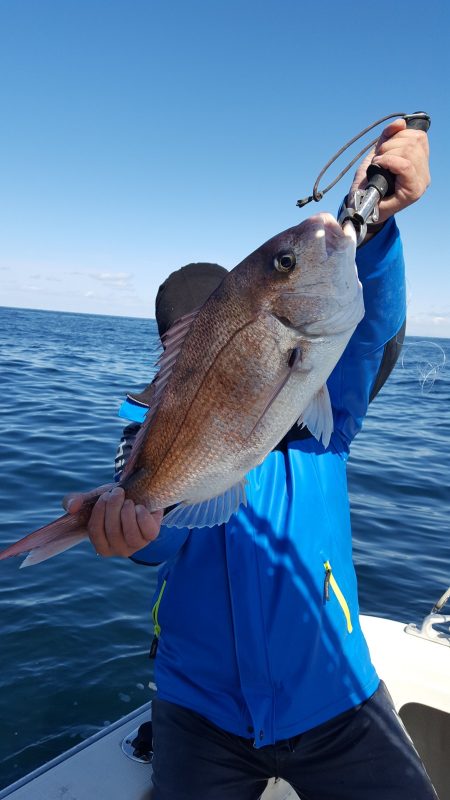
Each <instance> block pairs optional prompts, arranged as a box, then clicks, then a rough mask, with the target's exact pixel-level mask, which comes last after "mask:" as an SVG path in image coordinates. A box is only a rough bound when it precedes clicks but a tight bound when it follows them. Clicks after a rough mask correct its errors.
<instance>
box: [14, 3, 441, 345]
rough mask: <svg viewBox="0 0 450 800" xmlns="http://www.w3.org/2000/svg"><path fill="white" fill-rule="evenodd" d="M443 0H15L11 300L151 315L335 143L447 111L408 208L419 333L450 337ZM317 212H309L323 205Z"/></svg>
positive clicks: (256, 234)
mask: <svg viewBox="0 0 450 800" xmlns="http://www.w3.org/2000/svg"><path fill="white" fill-rule="evenodd" d="M449 9H450V4H449V3H448V2H447V0H428V2H426V3H425V2H417V0H389V1H388V0H378V2H377V3H366V4H353V3H348V2H341V3H332V2H330V0H322V2H321V3H314V2H305V1H304V0H303V1H302V0H270V1H267V0H260V2H255V1H254V0H248V1H247V2H246V0H239V2H238V1H237V0H224V1H222V0H208V2H207V1H206V0H192V2H187V0H174V1H173V2H170V0H146V2H144V0H1V2H0V69H1V75H2V80H1V84H0V103H1V112H2V114H1V116H2V123H1V125H0V150H1V154H2V155H1V161H2V167H1V171H0V220H1V229H2V233H1V246H0V304H1V305H11V306H19V307H28V308H44V309H56V310H62V311H80V312H94V313H101V314H124V315H127V316H153V308H154V298H155V294H156V291H157V288H158V285H159V284H160V283H161V281H162V280H163V279H164V278H165V277H166V275H167V273H168V272H169V271H170V270H171V269H174V268H176V267H178V266H180V265H181V264H185V263H187V262H189V261H198V260H211V261H218V262H219V263H221V264H223V265H224V266H226V267H228V268H231V267H233V266H234V265H235V264H236V263H238V262H239V261H240V260H241V259H242V258H243V257H244V256H245V255H247V254H248V253H249V252H251V251H252V250H253V249H254V248H255V247H257V246H258V245H259V244H261V243H262V242H263V241H265V240H266V239H268V238H269V237H270V236H272V235H274V234H275V233H277V232H279V231H280V230H283V229H284V228H287V227H289V226H290V225H293V224H296V222H298V221H300V220H301V219H303V218H304V217H305V216H307V215H308V214H309V213H312V212H315V211H317V210H319V209H322V210H330V211H335V209H336V208H337V206H338V204H339V201H340V198H341V196H342V195H343V194H345V192H346V191H347V189H348V181H347V180H346V179H344V180H343V181H342V182H341V184H339V186H338V188H337V189H336V190H334V191H333V192H331V193H330V194H329V195H328V198H326V199H325V201H323V202H322V203H321V204H320V206H318V205H315V207H314V209H312V208H311V206H309V207H308V209H305V210H304V211H302V212H300V211H299V210H298V209H297V208H296V206H295V202H296V200H297V198H298V197H302V196H304V195H306V194H309V193H310V191H311V188H312V184H313V181H314V179H315V177H316V175H317V173H318V172H319V170H320V168H321V167H322V165H323V163H324V162H325V161H326V160H327V159H328V157H329V156H330V155H331V154H332V153H333V152H334V151H335V150H336V149H337V148H338V147H339V146H340V145H341V144H343V143H344V141H346V140H347V139H348V138H350V137H351V136H352V135H353V134H355V133H357V132H358V131H359V130H360V129H361V128H363V127H365V126H366V125H367V124H369V123H370V122H372V121H373V120H375V119H377V118H378V117H380V116H382V115H384V114H388V113H391V112H397V111H406V112H411V111H415V110H417V109H423V110H426V111H428V112H429V113H430V114H431V116H432V127H431V131H430V143H431V148H432V162H431V164H432V180H433V183H432V187H431V188H430V190H429V191H428V192H427V194H426V196H425V197H424V198H423V199H422V200H421V202H420V203H418V204H416V205H415V206H414V207H411V208H409V209H407V210H406V211H404V212H402V214H401V215H399V218H398V223H399V226H400V227H401V231H402V236H403V240H404V248H405V254H406V260H407V267H408V297H409V323H408V333H410V334H420V335H430V336H450V257H449V256H450V247H449V241H448V234H449V229H450V224H449V209H448V205H447V204H448V188H449V185H450V169H449V157H448V151H449V144H448V143H449V136H450V112H449V106H450V104H449V103H448V86H449V79H450V68H449V50H450V46H449V39H448V33H449V30H450V25H449V23H450V11H449ZM309 209H311V211H310V210H309Z"/></svg>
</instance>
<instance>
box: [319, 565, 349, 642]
mask: <svg viewBox="0 0 450 800" xmlns="http://www.w3.org/2000/svg"><path fill="white" fill-rule="evenodd" d="M323 566H324V568H325V584H324V595H325V600H329V586H331V588H332V589H333V592H334V594H335V596H336V599H337V601H338V603H339V605H340V607H341V608H342V611H343V612H344V616H345V619H346V622H347V630H348V632H349V633H351V632H352V631H353V625H352V618H351V616H350V609H349V607H348V605H347V601H346V599H345V597H344V595H343V594H342V592H341V590H340V588H339V585H338V583H337V581H336V578H335V577H334V575H333V570H332V569H331V564H330V562H329V561H325V562H324V565H323Z"/></svg>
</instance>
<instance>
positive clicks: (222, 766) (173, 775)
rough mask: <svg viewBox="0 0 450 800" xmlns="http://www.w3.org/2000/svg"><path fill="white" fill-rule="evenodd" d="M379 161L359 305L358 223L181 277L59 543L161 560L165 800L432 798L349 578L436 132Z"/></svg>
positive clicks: (398, 135)
mask: <svg viewBox="0 0 450 800" xmlns="http://www.w3.org/2000/svg"><path fill="white" fill-rule="evenodd" d="M375 160H376V162H377V163H379V164H380V165H381V166H383V167H385V168H386V169H389V170H390V171H391V172H392V173H394V174H395V176H396V184H395V193H394V194H393V195H392V196H391V197H389V198H387V199H385V200H383V201H382V202H381V203H380V209H379V210H380V221H379V224H378V225H377V226H376V227H374V228H372V229H371V230H370V232H369V233H368V235H367V239H366V241H365V242H364V244H363V246H362V247H360V248H359V250H358V252H357V254H356V263H357V267H358V276H359V281H361V284H362V288H361V284H360V283H359V281H358V278H357V275H356V272H355V269H354V258H355V239H354V233H353V230H352V226H351V225H347V226H345V229H344V230H342V229H341V227H340V226H339V225H338V224H337V223H336V221H335V220H334V218H333V217H331V215H328V214H318V215H316V216H314V217H311V218H310V219H309V220H306V221H305V222H304V223H302V224H301V225H299V226H296V227H295V228H291V229H290V230H289V231H285V232H284V233H283V234H280V235H279V236H277V237H274V239H272V240H270V241H269V242H267V243H266V244H265V245H263V246H262V247H261V248H259V250H257V251H255V253H253V254H252V255H251V256H249V257H248V258H247V259H245V261H244V262H242V264H241V265H239V266H238V267H237V268H236V270H233V271H232V272H230V273H226V272H225V271H224V270H223V268H220V267H218V266H217V265H190V267H188V268H183V269H182V270H179V271H178V272H177V273H174V274H173V275H172V276H170V277H169V279H168V280H167V281H166V282H165V283H164V284H163V286H162V287H161V288H160V292H159V294H158V298H157V319H158V324H159V329H160V333H162V334H163V344H164V347H165V350H164V354H163V356H162V359H161V363H160V372H159V375H158V377H157V379H156V381H155V382H154V384H153V385H152V386H151V388H149V389H148V390H147V391H146V392H145V393H144V394H143V396H140V397H138V399H137V400H136V399H135V400H133V398H131V399H130V400H129V401H128V404H127V408H131V411H132V414H131V418H132V419H133V418H134V419H137V420H139V421H141V420H142V421H143V419H144V416H145V412H146V411H147V408H148V406H147V403H148V405H150V407H151V409H150V411H149V413H148V414H147V416H146V420H145V423H144V424H143V425H142V427H141V430H140V432H139V434H138V437H137V442H136V446H135V447H133V451H132V453H131V457H130V458H129V459H128V461H127V464H126V466H125V469H124V472H123V474H122V475H121V479H120V486H119V487H118V488H116V489H114V490H113V491H112V492H111V491H110V492H105V493H101V492H100V491H99V490H97V492H96V493H95V494H92V493H89V494H87V495H75V496H72V497H71V498H69V499H68V501H67V503H66V506H67V509H68V511H69V515H68V516H66V517H64V518H62V520H63V522H62V527H61V531H63V533H62V536H64V535H67V539H68V540H69V539H70V540H71V538H73V537H74V536H78V538H81V536H82V535H85V533H86V531H87V533H88V535H89V537H90V539H91V542H92V544H93V546H94V547H95V550H96V552H97V553H99V554H100V555H102V556H117V555H118V556H123V557H128V556H132V557H133V559H134V560H136V561H137V562H141V563H147V564H156V563H162V564H163V565H162V567H161V569H160V576H159V583H158V587H157V591H156V593H155V598H154V607H153V619H154V623H155V635H156V636H155V640H154V647H153V648H152V649H153V651H154V652H155V651H156V649H157V654H156V682H157V685H158V693H157V697H156V699H155V700H154V702H153V726H154V751H155V755H154V762H153V769H154V773H153V775H154V779H153V782H154V790H153V797H154V800H182V798H183V799H185V800H191V798H192V800H194V798H195V800H228V799H229V800H257V798H259V797H260V795H261V794H262V792H263V791H264V787H265V785H266V782H267V780H268V779H269V778H270V777H272V776H276V777H282V778H284V779H285V780H286V781H288V782H289V783H290V784H291V786H292V787H293V788H294V789H295V791H296V792H297V793H298V795H299V797H300V798H304V800H306V799H307V800H362V798H364V800H375V799H376V800H380V798H383V800H394V798H395V800H399V799H400V800H402V798H404V800H406V799H408V800H412V799H413V798H417V800H419V799H420V800H431V798H436V794H435V792H434V789H433V787H432V786H431V783H430V781H429V778H428V776H427V775H426V772H425V769H424V767H423V765H422V763H421V761H420V759H419V757H418V755H417V753H416V752H415V750H414V748H413V746H412V744H411V742H410V740H409V738H408V737H407V735H406V733H405V732H404V729H403V727H402V724H401V722H400V720H399V718H398V716H397V715H396V713H395V710H394V708H393V705H392V701H391V699H390V697H389V695H388V693H387V691H386V689H385V687H384V685H383V684H382V683H381V684H380V681H379V678H378V676H377V674H376V672H375V669H374V667H373V665H372V663H371V661H370V655H369V652H368V649H367V645H366V643H365V640H364V637H363V634H362V631H361V629H360V625H359V617H358V599H357V586H356V577H355V573H354V568H353V564H352V547H351V530H350V516H349V507H348V493H347V484H346V461H347V458H348V454H349V448H350V445H351V442H352V440H353V438H354V436H355V435H356V434H357V433H358V431H359V430H360V428H361V426H362V422H363V419H364V416H365V414H366V412H367V407H368V404H369V402H370V401H371V400H372V399H373V398H374V397H375V395H376V394H377V393H378V391H379V389H380V388H381V386H382V385H383V383H384V382H385V380H386V378H387V377H388V375H389V373H390V371H391V369H392V368H393V366H394V364H395V361H396V358H397V355H398V352H399V349H400V346H401V341H402V339H403V335H404V322H405V315H406V300H405V285H404V264H403V255H402V248H401V242H400V238H399V233H398V230H397V227H396V224H395V221H394V219H393V215H394V214H396V213H398V212H399V211H401V210H402V209H404V208H405V207H406V206H408V205H410V204H411V203H413V202H415V201H416V200H418V199H419V198H420V197H421V195H422V194H423V193H424V191H425V189H426V188H427V186H428V184H429V171H428V142H427V136H426V134H424V133H423V132H421V131H417V130H410V129H406V124H405V122H404V120H396V121H395V122H394V123H392V124H390V125H389V126H388V127H387V128H386V129H385V131H384V132H383V134H382V136H381V138H380V140H379V142H378V145H377V148H376V154H375ZM365 168H366V164H363V165H362V166H361V168H360V169H359V170H358V173H357V175H356V176H355V182H354V186H353V187H352V191H353V190H354V189H355V188H358V187H359V186H362V185H363V184H364V176H365ZM199 267H201V268H200V269H199ZM362 292H363V294H364V304H363V302H362ZM198 305H202V309H201V312H199V313H197V314H196V313H194V312H195V309H196V307H197V306H198ZM364 309H365V311H364ZM186 315H188V316H186ZM180 318H181V320H180ZM196 359H197V361H203V362H205V363H204V366H203V367H202V368H201V369H200V367H198V366H197V365H196V364H195V363H194V362H195V361H196ZM330 373H331V374H330ZM297 421H298V422H299V423H300V424H297ZM136 430H137V427H136V428H134V429H132V433H134V432H135V431H136ZM144 485H145V491H144V488H143V487H144ZM163 509H166V516H165V518H164V521H163V523H162V516H163ZM83 514H84V517H80V515H83ZM75 519H78V523H77V525H78V527H75V523H74V520H75ZM64 520H66V522H64ZM72 523H73V524H72ZM161 523H162V524H161ZM70 525H72V527H70V529H69V527H67V526H70ZM64 526H66V528H67V534H66V533H64V530H65V529H64ZM80 531H81V533H80ZM48 541H49V539H47V540H46V543H45V544H44V545H43V546H44V547H48V544H47V542H48ZM71 543H74V542H72V541H71ZM39 546H40V545H39V544H37V551H36V552H37V553H38V552H39ZM68 546H70V544H69V545H68ZM25 549H31V548H30V547H28V548H25ZM60 549H63V548H62V547H61V548H60ZM16 552H17V551H16ZM11 554H13V553H11ZM50 554H51V553H50V552H49V553H48V555H50Z"/></svg>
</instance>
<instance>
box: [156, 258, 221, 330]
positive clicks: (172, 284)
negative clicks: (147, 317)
mask: <svg viewBox="0 0 450 800" xmlns="http://www.w3.org/2000/svg"><path fill="white" fill-rule="evenodd" d="M227 272H228V270H226V269H225V267H221V266H220V265H219V264H208V263H203V262H200V263H197V264H186V266H184V267H181V268H180V269H177V270H176V271H175V272H172V273H171V274H170V275H169V277H168V278H166V280H165V281H164V283H162V284H161V286H160V287H159V289H158V294H157V295H156V303H155V313H156V322H157V324H158V331H159V335H160V337H161V336H163V335H164V334H165V333H166V331H168V330H169V328H170V327H171V326H172V325H173V324H174V322H176V321H177V319H180V317H183V316H184V315H185V314H189V313H190V312H191V311H194V310H195V309H196V308H200V306H202V305H203V303H204V302H205V301H206V300H207V299H208V297H209V295H210V294H211V293H212V292H213V291H214V289H217V287H218V286H219V285H220V284H221V283H222V281H223V279H224V277H225V275H226V274H227Z"/></svg>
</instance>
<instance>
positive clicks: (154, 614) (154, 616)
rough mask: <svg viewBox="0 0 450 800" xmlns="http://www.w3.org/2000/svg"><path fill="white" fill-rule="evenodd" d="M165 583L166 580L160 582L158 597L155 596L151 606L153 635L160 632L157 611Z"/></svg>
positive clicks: (157, 634)
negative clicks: (154, 601) (153, 603)
mask: <svg viewBox="0 0 450 800" xmlns="http://www.w3.org/2000/svg"><path fill="white" fill-rule="evenodd" d="M166 584H167V581H163V582H162V586H161V589H160V590H159V594H158V597H157V598H156V603H155V605H154V606H153V608H152V619H153V625H154V630H155V636H159V635H160V633H161V625H160V624H159V622H158V611H159V606H160V604H161V600H162V596H163V594H164V589H165V588H166Z"/></svg>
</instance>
